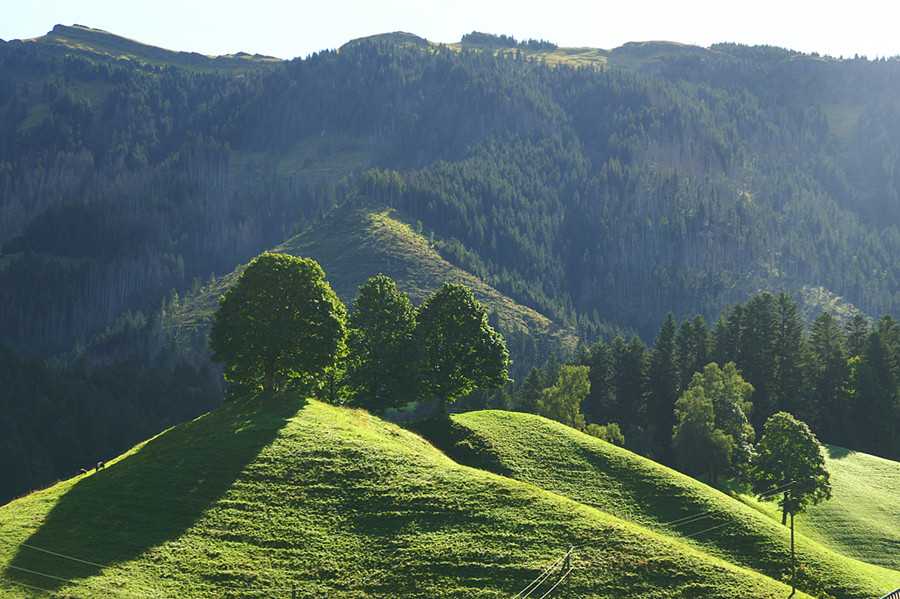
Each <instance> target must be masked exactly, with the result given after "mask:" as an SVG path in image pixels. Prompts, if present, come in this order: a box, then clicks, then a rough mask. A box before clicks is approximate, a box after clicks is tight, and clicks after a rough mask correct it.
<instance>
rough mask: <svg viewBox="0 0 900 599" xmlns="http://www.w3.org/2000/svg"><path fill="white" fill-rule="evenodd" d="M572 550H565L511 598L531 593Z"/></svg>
mask: <svg viewBox="0 0 900 599" xmlns="http://www.w3.org/2000/svg"><path fill="white" fill-rule="evenodd" d="M573 550H574V547H570V548H569V551H568V552H566V554H565V555H563V556H562V557H560V558H559V559H557V560H556V561H555V562H553V563H552V564H550V566H549V567H548V568H547V569H546V570H544V571H543V572H541V573H540V574H539V575H538V577H537V578H535V579H534V580H532V581H531V582H530V583H529V584H528V585H527V586H526V587H525V588H524V589H522V590H521V591H519V592H518V593H516V594H515V595H514V596H513V599H525V598H526V597H528V596H529V595H531V593H533V592H534V591H535V589H537V588H538V587H539V586H540V585H542V584H543V583H544V581H545V580H546V579H547V578H548V577H549V576H550V572H552V571H553V569H554V568H555V567H556V566H558V565H559V564H560V562H562V561H564V560H565V559H566V558H567V557H569V555H571V553H572V551H573ZM532 587H534V588H532ZM525 591H528V592H527V593H526V594H525V595H523V594H522V593H525Z"/></svg>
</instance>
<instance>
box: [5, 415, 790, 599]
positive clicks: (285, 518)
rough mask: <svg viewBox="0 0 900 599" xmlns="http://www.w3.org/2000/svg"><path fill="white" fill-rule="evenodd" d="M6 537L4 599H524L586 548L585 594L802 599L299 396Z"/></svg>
mask: <svg viewBox="0 0 900 599" xmlns="http://www.w3.org/2000/svg"><path fill="white" fill-rule="evenodd" d="M0 539H2V541H3V542H2V543H0V594H2V595H3V596H4V597H13V598H20V597H45V596H46V592H45V591H52V592H56V593H57V594H58V595H60V596H65V597H116V598H130V597H135V598H136V597H142V598H145V597H149V598H152V597H186V598H191V597H212V596H216V597H291V596H293V595H296V596H298V597H335V596H340V597H358V598H366V597H510V596H513V595H515V594H516V593H517V592H519V591H520V590H522V589H523V588H525V587H526V585H528V584H529V583H530V582H531V581H533V580H535V579H536V578H537V577H538V576H539V575H540V574H541V573H542V572H544V571H545V570H546V569H547V568H548V566H550V565H552V564H553V563H554V562H558V561H559V560H560V558H561V557H562V556H563V555H565V554H566V552H567V550H568V548H569V546H570V545H572V544H574V545H578V546H579V548H578V549H577V551H576V552H575V553H574V554H573V555H572V556H571V557H570V562H569V563H570V565H571V566H572V567H574V569H573V570H572V572H571V575H570V576H569V578H568V579H567V580H566V581H565V583H564V584H565V585H566V586H567V587H568V588H569V593H570V596H575V597H723V598H724V597H736V596H737V597H744V598H755V597H760V598H762V597H773V596H782V597H787V596H788V594H789V592H790V590H789V589H788V588H787V587H785V586H783V585H781V584H780V583H776V582H774V581H772V580H771V579H769V578H767V577H765V576H762V575H760V574H757V573H754V572H751V571H749V570H746V569H742V568H739V567H736V566H734V565H732V564H729V563H727V562H725V561H723V560H720V559H718V558H715V557H710V556H709V555H706V554H704V553H703V552H701V551H699V550H697V549H696V548H693V547H689V546H687V545H685V544H684V543H681V542H679V541H678V540H675V539H672V538H668V537H666V536H663V535H660V534H657V533H654V532H651V531H648V530H646V529H644V528H642V527H640V526H637V525H636V524H633V523H629V522H625V521H623V520H620V519H618V518H616V517H613V516H610V515H608V514H605V513H603V512H600V511H599V510H597V509H595V508H592V507H588V506H585V505H582V504H579V503H577V502H575V501H573V500H571V499H568V498H565V497H562V496H561V495H558V494H555V493H551V492H548V491H545V490H543V489H539V488H537V487H535V486H532V485H529V484H525V483H522V482H519V481H516V480H512V479H509V478H504V477H501V476H498V475H496V474H492V473H490V472H486V471H484V470H478V469H473V468H469V467H466V466H462V465H459V464H457V463H455V462H453V461H451V460H450V459H449V458H447V457H446V456H445V455H444V454H442V453H440V452H439V451H437V450H435V448H434V447H433V446H432V445H430V444H428V443H427V442H425V441H424V440H422V439H421V438H420V437H419V436H417V435H415V434H413V433H411V432H409V431H406V430H403V429H401V428H399V427H397V426H394V425H392V424H389V423H387V422H384V421H382V420H379V419H377V418H374V417H371V416H369V415H368V414H367V413H365V412H362V411H351V410H347V409H343V408H336V407H332V406H328V405H325V404H322V403H319V402H316V401H311V400H310V401H306V400H302V399H300V398H298V397H281V398H278V400H277V401H271V400H270V401H268V402H265V403H263V404H262V405H259V404H257V403H245V404H234V405H227V406H224V407H223V408H222V409H220V410H217V411H216V412H213V413H210V414H208V415H206V416H204V417H202V418H199V419H197V420H195V421H193V422H190V423H187V424H184V425H180V426H178V427H175V428H173V429H170V430H169V431H167V432H165V433H163V434H161V435H159V436H157V437H156V438H154V439H152V440H150V441H149V442H147V443H145V444H143V445H141V446H138V447H136V448H135V449H134V450H133V451H131V452H129V453H128V454H126V455H124V456H122V457H121V458H120V459H118V460H117V461H115V462H114V463H111V464H110V465H109V466H108V467H107V468H106V469H104V470H101V471H99V472H96V473H91V474H89V475H82V476H80V477H77V478H76V479H73V480H70V481H66V482H64V483H61V484H59V485H57V486H55V487H53V488H51V489H47V490H45V491H42V492H39V493H35V494H32V495H30V496H28V497H26V498H23V499H20V500H18V501H15V502H13V503H11V504H9V505H7V506H4V507H2V508H0ZM51 551H52V552H53V553H48V552H51ZM76 559H77V560H80V561H75V560H76ZM559 576H560V575H559V570H558V569H557V570H555V571H554V572H553V573H552V576H551V577H550V579H549V580H548V583H546V585H545V586H543V587H541V589H540V591H539V594H538V596H540V595H543V594H544V593H545V592H546V591H547V590H548V588H549V585H550V584H552V583H554V582H556V581H557V580H558V579H559ZM38 589H43V590H38Z"/></svg>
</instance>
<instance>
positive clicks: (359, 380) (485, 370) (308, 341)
mask: <svg viewBox="0 0 900 599" xmlns="http://www.w3.org/2000/svg"><path fill="white" fill-rule="evenodd" d="M324 277H325V273H324V272H323V271H322V269H321V267H319V265H318V264H317V263H316V262H315V261H313V260H311V259H309V258H297V257H294V256H289V255H286V254H274V253H264V254H262V255H260V256H258V257H257V258H256V259H254V260H253V261H252V262H251V263H250V264H249V265H248V266H247V267H246V268H245V269H244V271H243V272H242V273H241V275H240V277H239V278H238V280H237V282H236V283H235V284H234V286H232V287H231V288H230V289H229V290H228V291H227V292H226V293H225V294H224V295H223V296H222V297H221V298H220V300H219V309H218V310H217V311H216V313H215V317H214V319H213V325H212V328H211V329H210V334H209V344H210V348H211V349H212V351H213V354H212V359H213V361H216V362H224V364H225V377H226V380H228V381H229V382H231V383H232V384H233V385H235V389H243V390H244V391H255V390H257V389H262V391H263V392H266V393H271V392H274V391H276V390H278V389H280V388H284V387H285V386H286V385H288V384H290V383H295V382H300V383H301V384H302V383H307V384H308V383H312V382H321V381H322V380H323V378H322V377H323V375H324V374H325V373H326V371H327V372H328V375H329V376H328V377H327V378H328V380H329V382H330V383H331V389H330V393H329V396H330V398H331V400H332V401H335V400H336V399H337V397H336V396H335V389H334V385H335V381H336V380H337V381H339V383H340V384H339V387H340V389H338V390H337V393H338V394H339V395H340V396H341V398H342V399H346V401H347V403H349V404H351V405H356V406H360V407H365V408H368V409H370V410H372V411H374V412H379V413H380V412H383V411H384V410H386V409H388V408H399V407H402V406H405V405H406V404H407V403H409V402H411V401H415V400H419V399H423V398H425V399H427V398H431V397H435V398H437V399H438V401H439V409H440V411H441V412H445V411H446V406H447V404H448V403H450V402H452V401H454V400H455V399H456V398H457V397H459V396H461V395H464V394H466V393H468V392H469V391H471V390H472V389H473V388H475V387H482V388H488V389H490V388H495V387H499V386H502V385H504V384H505V383H506V382H508V377H507V368H508V365H509V352H508V351H507V350H506V346H505V344H504V342H503V339H502V337H501V336H500V334H499V333H497V332H496V331H494V329H493V328H492V327H491V326H490V325H489V324H488V319H487V314H486V312H485V310H484V307H483V306H482V305H481V304H480V303H479V302H478V301H477V300H475V298H474V297H473V296H472V292H471V291H470V290H469V289H467V288H466V287H464V286H462V285H455V284H450V283H445V284H444V286H443V287H442V288H441V289H440V290H438V291H436V292H435V293H434V294H432V295H431V296H430V297H429V298H428V299H427V300H426V301H425V302H424V303H423V304H422V305H421V306H419V307H418V308H417V309H413V307H412V305H411V303H410V301H409V299H408V298H407V296H406V294H405V293H402V292H399V291H398V290H397V288H396V285H395V284H394V282H393V281H391V280H390V279H389V278H388V277H385V276H383V275H379V276H377V277H374V278H372V279H370V280H369V281H368V282H367V283H365V284H364V285H362V286H361V287H360V288H359V296H358V297H357V299H356V300H355V302H354V311H353V314H352V315H351V317H350V319H349V321H348V319H347V316H346V309H345V308H344V306H343V304H342V303H341V301H340V300H339V299H338V297H337V296H336V295H335V294H334V292H333V291H332V290H331V287H330V286H329V285H328V283H327V282H325V280H324Z"/></svg>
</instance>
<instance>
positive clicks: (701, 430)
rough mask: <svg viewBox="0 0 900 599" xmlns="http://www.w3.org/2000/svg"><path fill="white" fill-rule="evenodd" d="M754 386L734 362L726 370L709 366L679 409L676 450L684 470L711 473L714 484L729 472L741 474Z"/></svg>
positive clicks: (746, 453)
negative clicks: (742, 374)
mask: <svg viewBox="0 0 900 599" xmlns="http://www.w3.org/2000/svg"><path fill="white" fill-rule="evenodd" d="M752 393H753V386H752V385H751V384H750V383H747V382H746V381H744V379H743V378H742V377H741V375H740V373H739V372H738V371H737V368H736V367H735V365H734V363H733V362H729V363H728V364H726V365H725V367H724V368H719V366H718V365H717V364H715V363H711V364H707V365H706V366H705V367H704V368H703V372H698V373H695V374H694V378H693V379H691V384H690V385H689V386H688V388H687V390H686V391H685V392H684V393H683V394H682V396H681V397H680V398H679V399H678V401H677V402H676V403H675V407H676V410H675V415H676V419H677V421H678V423H677V424H676V425H675V429H674V435H673V437H672V448H673V450H674V451H675V456H676V459H677V460H678V463H679V465H680V467H681V468H683V469H685V470H686V471H688V472H707V473H708V474H709V479H710V481H711V482H715V476H716V474H717V473H718V472H720V471H722V470H725V469H726V468H728V467H734V468H735V469H736V470H738V471H740V470H741V469H742V468H743V467H744V465H745V464H746V463H747V462H748V461H749V459H750V456H751V455H752V450H753V447H752V445H751V443H752V442H753V427H751V426H750V423H749V422H748V420H747V416H746V414H747V412H749V411H750V409H751V403H750V401H749V398H750V395H751V394H752Z"/></svg>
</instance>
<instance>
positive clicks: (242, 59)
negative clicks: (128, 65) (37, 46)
mask: <svg viewBox="0 0 900 599" xmlns="http://www.w3.org/2000/svg"><path fill="white" fill-rule="evenodd" d="M34 41H36V42H38V43H42V44H47V45H54V46H64V47H67V48H72V49H77V50H84V51H87V52H93V53H96V54H101V55H105V56H109V57H111V58H115V59H122V60H133V61H137V62H145V63H148V64H152V65H173V66H179V67H182V68H186V69H189V70H197V71H214V70H217V69H218V70H226V71H231V70H235V71H245V70H249V69H258V68H265V67H269V66H272V65H274V64H278V63H280V62H282V61H281V60H280V59H277V58H273V57H271V56H262V55H259V54H253V55H251V54H247V53H246V52H237V53H236V54H230V55H227V56H215V57H212V56H205V55H203V54H198V53H196V52H177V51H172V50H166V49H164V48H158V47H156V46H150V45H147V44H143V43H141V42H137V41H134V40H130V39H128V38H125V37H121V36H118V35H115V34H113V33H109V32H107V31H103V30H101V29H94V28H91V27H85V26H84V25H72V26H66V25H56V26H55V27H54V28H53V30H52V31H50V32H49V33H47V35H44V36H41V37H38V38H36V39H35V40H34Z"/></svg>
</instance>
